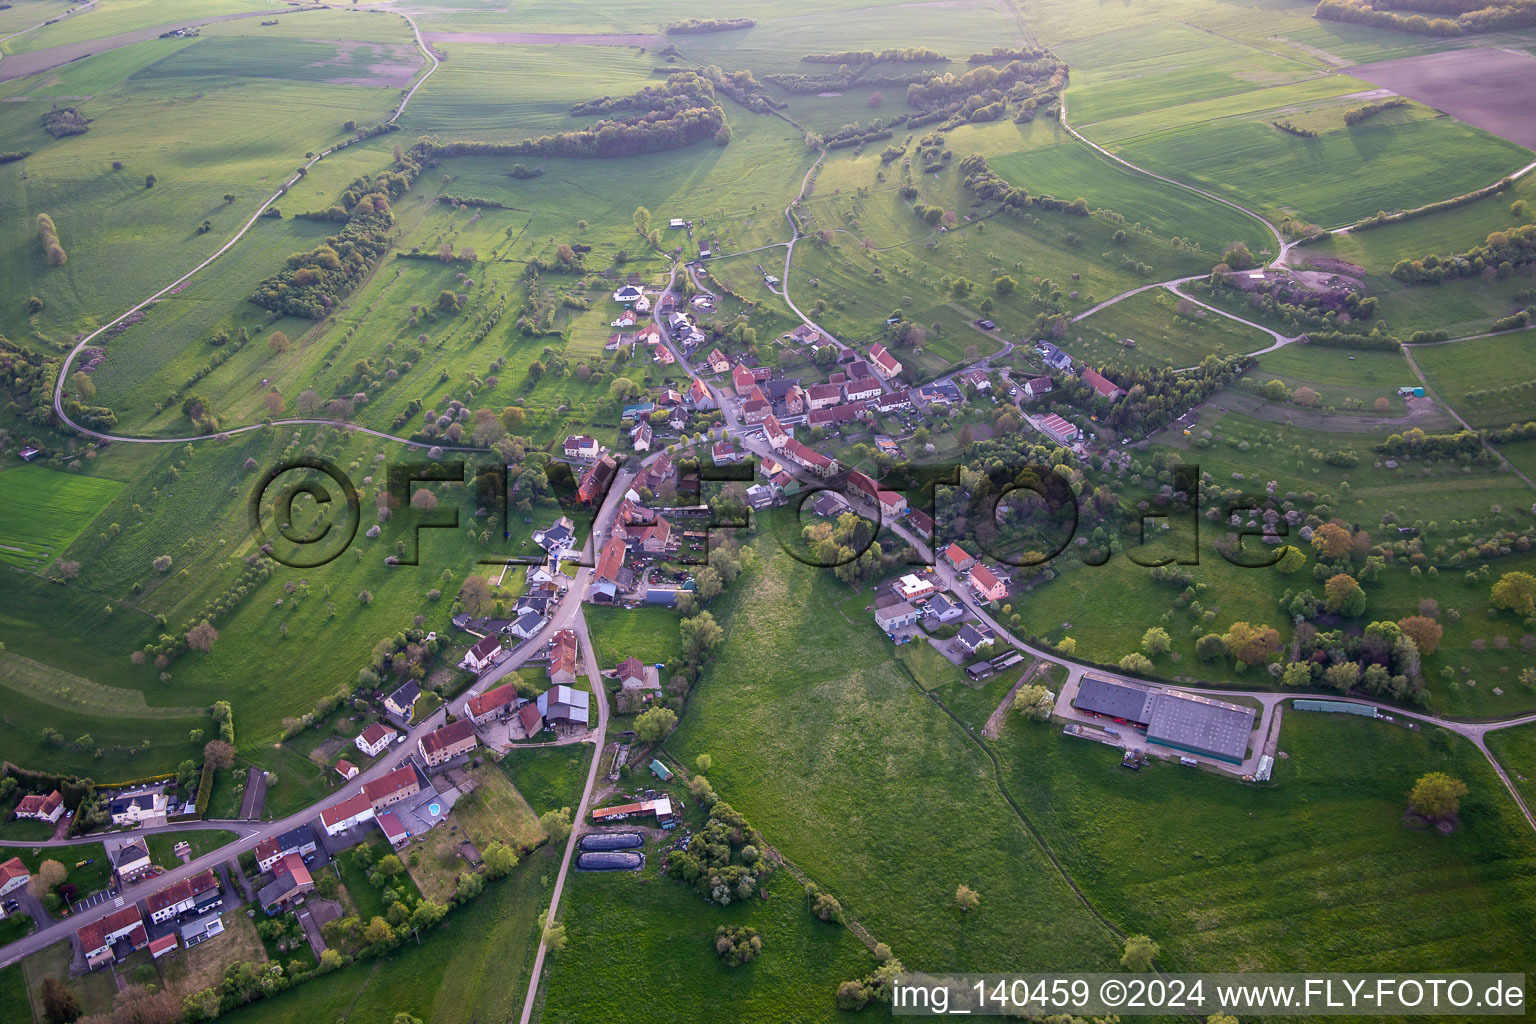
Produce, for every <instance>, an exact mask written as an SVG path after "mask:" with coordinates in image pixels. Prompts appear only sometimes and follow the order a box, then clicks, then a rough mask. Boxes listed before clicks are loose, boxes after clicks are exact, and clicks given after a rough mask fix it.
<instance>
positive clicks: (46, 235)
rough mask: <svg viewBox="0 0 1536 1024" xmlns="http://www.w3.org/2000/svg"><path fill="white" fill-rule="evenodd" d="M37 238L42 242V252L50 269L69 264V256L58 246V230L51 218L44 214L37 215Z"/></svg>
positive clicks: (62, 247) (61, 246)
mask: <svg viewBox="0 0 1536 1024" xmlns="http://www.w3.org/2000/svg"><path fill="white" fill-rule="evenodd" d="M37 237H38V238H40V239H41V240H42V243H43V252H44V253H45V254H47V256H48V265H49V266H50V267H62V266H63V265H64V264H65V263H68V262H69V254H68V253H66V252H65V251H64V246H63V245H61V244H59V229H58V228H56V227H55V226H54V224H53V218H52V217H50V216H48V215H47V214H46V213H40V214H38V215H37Z"/></svg>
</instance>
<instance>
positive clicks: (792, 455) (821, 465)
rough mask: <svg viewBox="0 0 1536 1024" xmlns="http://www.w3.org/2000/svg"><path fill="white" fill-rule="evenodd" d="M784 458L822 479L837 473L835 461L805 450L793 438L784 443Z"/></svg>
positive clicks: (807, 449)
mask: <svg viewBox="0 0 1536 1024" xmlns="http://www.w3.org/2000/svg"><path fill="white" fill-rule="evenodd" d="M784 457H785V458H787V459H789V460H790V461H791V462H793V463H795V464H796V465H798V466H800V467H802V468H803V469H807V470H809V471H810V472H811V473H813V474H815V475H816V476H819V477H821V478H822V479H826V478H827V477H830V476H833V475H835V474H836V473H837V460H836V459H833V458H829V457H828V456H825V455H823V454H821V453H820V452H818V451H814V450H812V449H810V448H807V447H806V446H805V445H803V444H801V443H800V442H799V441H796V440H795V439H794V438H790V439H789V440H788V441H786V442H785V444H784Z"/></svg>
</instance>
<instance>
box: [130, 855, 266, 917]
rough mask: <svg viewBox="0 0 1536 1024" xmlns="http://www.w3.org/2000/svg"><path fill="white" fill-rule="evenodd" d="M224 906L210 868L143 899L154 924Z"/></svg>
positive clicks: (216, 880)
mask: <svg viewBox="0 0 1536 1024" xmlns="http://www.w3.org/2000/svg"><path fill="white" fill-rule="evenodd" d="M262 870H263V871H265V870H266V868H262ZM223 905H224V897H223V896H222V895H220V893H219V880H218V879H217V878H216V877H215V876H214V873H213V869H211V868H210V869H209V870H207V871H204V872H203V873H202V874H200V875H193V876H192V877H191V878H184V879H182V880H181V881H179V882H173V883H172V884H170V885H168V886H166V887H165V888H164V889H160V890H158V891H156V892H152V893H150V894H149V895H148V896H146V897H145V898H144V906H145V907H146V908H147V909H148V910H149V919H150V920H151V921H152V922H154V923H155V924H164V923H165V922H167V921H171V920H174V919H175V918H177V917H179V916H180V915H182V914H189V913H197V914H206V913H208V912H209V911H211V910H217V909H219V908H220V907H222V906H223Z"/></svg>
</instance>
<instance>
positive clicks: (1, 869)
mask: <svg viewBox="0 0 1536 1024" xmlns="http://www.w3.org/2000/svg"><path fill="white" fill-rule="evenodd" d="M31 874H32V872H30V871H28V870H27V866H26V865H25V864H23V863H22V862H21V858H20V857H12V858H11V859H10V860H8V861H6V862H5V863H3V864H0V889H3V888H5V885H6V883H7V882H10V881H12V880H14V879H17V878H26V877H28V876H30V875H31Z"/></svg>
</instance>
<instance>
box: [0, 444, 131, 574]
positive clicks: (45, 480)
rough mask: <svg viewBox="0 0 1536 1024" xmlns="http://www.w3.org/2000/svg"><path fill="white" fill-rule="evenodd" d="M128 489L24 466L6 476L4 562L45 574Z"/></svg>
mask: <svg viewBox="0 0 1536 1024" xmlns="http://www.w3.org/2000/svg"><path fill="white" fill-rule="evenodd" d="M121 488H122V485H121V484H120V483H118V482H117V481H115V480H102V479H98V478H96V477H88V476H71V475H69V474H66V473H58V472H55V471H53V470H48V469H44V468H43V467H41V466H19V467H17V468H15V469H11V470H7V471H6V473H5V474H4V476H0V524H4V525H0V562H4V563H6V564H9V565H16V566H20V567H22V568H24V569H33V570H36V569H41V568H42V567H43V566H45V565H47V564H48V563H49V562H51V561H53V559H54V558H55V557H56V556H57V555H58V553H59V552H60V551H63V550H64V549H65V548H67V547H68V546H69V543H70V541H72V540H74V539H75V537H77V536H79V534H80V531H81V530H83V529H85V527H86V526H88V525H89V524H90V522H91V520H92V519H94V518H96V514H97V513H98V512H100V511H101V509H102V507H103V506H105V505H106V504H107V502H108V501H110V500H111V499H112V496H113V495H114V494H116V493H117V492H118V491H119V490H120V489H121Z"/></svg>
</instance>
